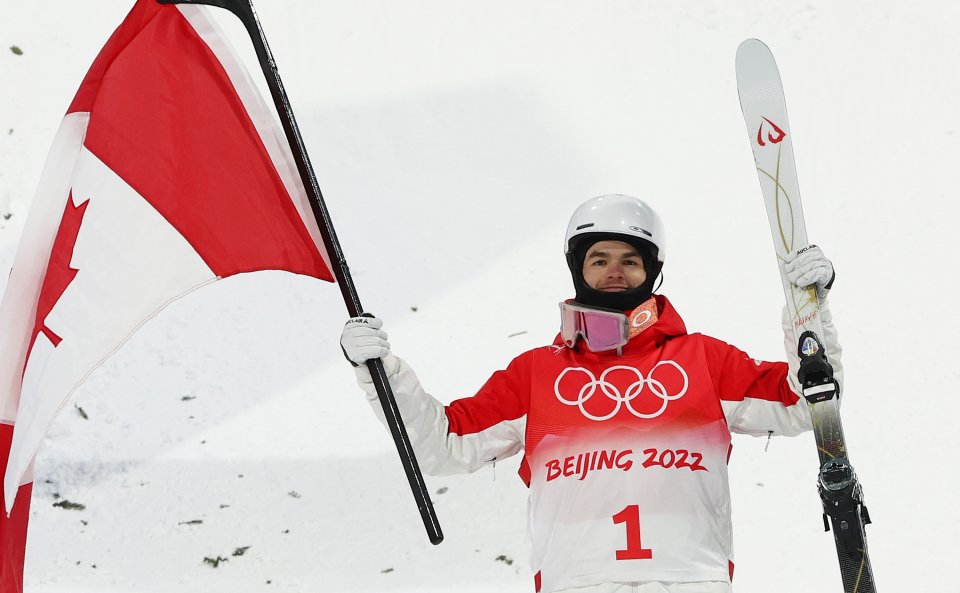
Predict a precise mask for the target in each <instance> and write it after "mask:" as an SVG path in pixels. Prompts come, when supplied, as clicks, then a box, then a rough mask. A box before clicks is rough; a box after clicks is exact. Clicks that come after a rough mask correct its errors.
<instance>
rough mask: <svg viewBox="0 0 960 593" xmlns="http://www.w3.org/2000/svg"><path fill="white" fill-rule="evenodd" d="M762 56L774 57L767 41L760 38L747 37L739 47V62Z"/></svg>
mask: <svg viewBox="0 0 960 593" xmlns="http://www.w3.org/2000/svg"><path fill="white" fill-rule="evenodd" d="M760 56H770V57H771V58H772V57H773V52H772V51H770V48H769V47H768V46H767V44H766V43H764V42H762V41H760V40H759V39H752V38H751V39H746V40H744V41H743V42H742V43H740V46H739V47H737V63H738V64H739V63H741V62H745V61H748V60H750V59H751V58H753V59H756V58H757V57H760Z"/></svg>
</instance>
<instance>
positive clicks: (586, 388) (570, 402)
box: [553, 360, 690, 422]
mask: <svg viewBox="0 0 960 593" xmlns="http://www.w3.org/2000/svg"><path fill="white" fill-rule="evenodd" d="M664 365H668V366H672V367H673V368H675V369H677V370H678V371H679V372H680V376H681V377H682V378H683V387H681V389H680V392H679V393H676V394H671V393H669V392H668V391H667V388H666V387H665V386H664V384H663V383H662V382H661V381H658V380H657V379H655V378H654V376H653V375H654V373H656V372H657V369H658V368H660V367H661V366H664ZM614 371H627V372H629V373H633V374H634V375H635V376H636V378H637V380H636V381H634V382H633V383H631V384H630V385H628V386H627V389H626V391H625V392H623V393H621V392H620V389H619V388H618V387H617V386H616V385H614V384H613V383H611V382H610V381H608V380H607V375H609V374H610V373H612V372H614ZM571 372H578V373H583V374H585V375H586V376H587V378H588V379H589V380H588V381H587V382H586V383H584V385H583V387H581V388H580V391H579V393H578V394H577V396H576V398H575V399H570V398H568V397H565V396H564V394H563V393H561V392H560V381H562V380H563V378H564V377H565V376H566V375H567V373H571ZM644 387H649V389H650V391H651V392H652V393H653V395H655V396H657V397H658V398H660V400H661V402H660V408H659V409H658V410H657V411H656V412H652V413H649V414H645V413H643V412H638V411H637V410H636V409H635V408H634V407H633V405H632V403H631V402H633V400H634V399H636V398H637V396H639V395H640V394H641V393H642V392H643V390H644ZM689 387H690V380H689V378H688V377H687V372H686V371H684V370H683V367H681V366H680V365H679V364H677V363H676V362H674V361H672V360H661V361H660V362H658V363H657V364H656V365H654V367H653V368H652V369H650V373H649V375H648V376H647V377H644V376H643V373H641V372H640V371H639V369H636V368H634V367H631V366H625V365H617V366H612V367H610V368H608V369H607V370H605V371H603V373H601V374H600V378H599V379H598V378H597V377H596V376H594V374H593V373H591V372H590V371H589V370H587V369H585V368H583V367H567V368H565V369H564V370H563V372H561V373H560V374H559V375H558V376H557V380H556V381H555V382H554V384H553V392H554V394H555V395H556V396H557V399H558V400H560V403H562V404H564V405H567V406H577V407H578V408H580V413H582V414H583V415H584V417H586V418H587V419H589V420H595V421H597V422H602V421H604V420H609V419H610V418H613V417H614V416H616V415H617V413H618V412H620V409H621V408H622V407H623V406H624V405H626V406H627V410H628V411H629V412H630V413H631V414H633V415H634V416H636V417H637V418H644V419H650V418H656V417H657V416H660V415H661V414H663V413H664V412H665V411H666V410H667V405H668V404H669V403H670V402H672V401H674V400H677V399H680V398H681V397H683V396H684V395H685V394H686V393H687V389H688V388H689ZM597 389H599V390H600V391H601V392H602V393H603V395H604V396H606V397H607V398H608V399H610V400H612V401H614V402H616V405H615V406H614V408H613V410H612V411H611V412H610V413H608V414H605V415H603V416H597V415H595V414H592V413H590V412H589V411H588V410H587V409H586V407H584V404H585V403H586V402H588V401H589V400H590V398H592V397H593V396H594V395H595V394H596V393H597Z"/></svg>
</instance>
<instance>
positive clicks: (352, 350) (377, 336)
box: [340, 313, 390, 367]
mask: <svg viewBox="0 0 960 593" xmlns="http://www.w3.org/2000/svg"><path fill="white" fill-rule="evenodd" d="M365 315H369V313H367V314H365ZM381 327H383V322H382V321H380V320H379V319H378V318H376V317H373V316H372V315H370V316H364V317H351V318H350V319H348V320H347V324H346V325H344V326H343V333H341V334H340V347H341V348H342V349H343V355H344V356H346V357H347V360H348V361H349V362H350V364H352V365H353V366H355V367H358V366H360V365H362V364H363V363H365V362H367V361H368V360H373V359H374V358H385V357H386V356H387V355H388V354H390V342H388V341H387V332H385V331H383V330H382V329H380V328H381Z"/></svg>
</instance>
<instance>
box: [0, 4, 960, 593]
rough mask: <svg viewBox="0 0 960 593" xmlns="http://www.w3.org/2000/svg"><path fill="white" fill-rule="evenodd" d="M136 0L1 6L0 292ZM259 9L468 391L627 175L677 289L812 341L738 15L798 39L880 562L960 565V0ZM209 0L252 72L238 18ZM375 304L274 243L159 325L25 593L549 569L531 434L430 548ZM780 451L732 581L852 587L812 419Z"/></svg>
mask: <svg viewBox="0 0 960 593" xmlns="http://www.w3.org/2000/svg"><path fill="white" fill-rule="evenodd" d="M131 5H132V2H131V1H129V0H122V1H121V0H88V1H87V2H56V3H37V2H4V6H3V9H2V11H0V12H2V15H3V16H2V19H0V81H2V83H0V84H2V87H3V92H2V93H0V289H2V288H3V287H4V286H5V283H6V278H7V271H8V270H9V268H10V266H11V265H12V261H13V256H14V253H15V249H16V242H17V239H18V237H19V235H20V232H21V229H22V227H23V222H24V219H25V218H26V216H27V213H28V210H29V208H30V202H31V198H32V195H33V191H34V189H35V187H36V185H37V182H38V179H39V175H40V170H41V168H42V165H43V161H44V158H45V155H46V152H47V150H48V148H49V146H50V143H51V141H52V139H53V135H54V132H55V130H56V127H57V126H58V124H59V121H60V118H61V117H62V114H63V112H64V111H65V109H66V107H67V105H68V104H69V101H70V99H71V98H72V96H73V93H74V92H75V90H76V87H77V85H78V83H79V82H80V80H81V79H82V77H83V75H84V73H85V72H86V70H87V68H88V67H89V65H90V63H91V62H92V61H93V58H94V57H95V55H96V53H97V52H98V51H99V49H100V48H101V47H102V45H103V43H104V42H105V41H106V39H107V37H108V36H109V34H110V33H111V32H112V30H113V29H114V28H115V27H116V26H117V25H118V24H119V23H120V21H121V20H122V18H123V17H124V15H125V14H126V12H127V10H128V9H129V7H130V6H131ZM257 8H258V11H259V14H260V17H261V20H262V23H263V26H264V28H265V30H266V34H267V37H268V39H269V40H270V43H271V45H272V47H273V50H274V53H275V55H276V58H277V61H278V64H279V66H280V72H281V75H282V76H283V79H284V82H285V85H286V87H287V90H288V92H289V94H290V97H291V100H292V103H293V106H294V109H295V110H296V113H297V117H298V120H299V123H300V125H301V128H302V130H303V134H304V136H305V138H306V143H307V147H308V150H309V151H310V155H311V158H312V161H313V163H314V165H315V167H316V169H317V174H318V176H319V179H320V184H321V187H322V189H323V191H324V194H325V196H326V199H327V202H328V206H329V208H330V210H331V212H332V215H333V220H334V222H335V224H336V226H337V230H338V233H339V235H340V239H341V242H342V244H343V247H344V251H345V252H346V254H347V256H348V259H349V261H350V264H351V270H352V271H353V273H354V275H355V279H356V282H357V285H358V288H359V290H360V294H361V297H362V300H363V303H364V305H365V306H366V308H367V309H368V310H370V311H373V312H375V313H377V314H378V315H379V316H381V317H382V318H383V319H384V320H385V321H386V324H387V325H386V327H387V329H388V330H389V332H390V336H391V343H392V344H393V347H394V350H395V352H396V353H398V354H399V355H400V356H403V357H405V358H406V359H407V360H408V361H409V362H410V363H411V364H412V366H413V367H414V368H415V369H417V371H418V374H419V375H420V377H421V379H422V380H423V382H424V384H425V386H426V387H427V389H428V390H429V391H430V392H432V393H433V394H435V395H436V396H437V397H438V398H439V399H441V400H443V401H450V400H452V399H455V398H457V397H463V396H468V395H471V394H472V393H473V392H474V391H475V390H476V389H477V388H478V387H479V386H480V385H481V384H482V383H483V381H484V380H485V379H486V377H487V376H488V375H489V374H490V373H491V372H492V371H493V370H495V369H498V368H502V367H503V366H505V365H506V364H507V362H508V361H509V360H510V359H511V358H512V357H513V356H515V355H516V354H518V353H520V352H522V351H524V350H526V349H528V348H531V347H534V346H538V345H541V344H543V343H545V342H547V341H549V340H551V339H552V337H553V336H554V335H555V332H556V330H557V326H558V320H557V302H558V301H560V300H562V299H563V298H566V297H569V296H570V294H571V288H570V283H569V277H568V272H567V270H566V268H565V264H564V260H563V257H562V253H561V243H562V236H563V231H564V228H565V225H566V221H567V217H568V216H569V214H570V212H571V211H572V210H573V208H574V207H575V206H576V205H578V204H579V203H580V202H582V201H583V200H585V199H586V198H588V197H591V196H594V195H599V194H602V193H612V192H621V193H630V194H633V195H636V196H639V197H642V198H644V199H646V200H648V201H650V202H651V203H653V204H654V205H655V206H656V208H657V209H658V210H659V211H660V213H661V215H662V216H663V218H664V220H665V221H666V224H667V229H668V233H669V236H668V240H669V246H668V251H667V253H668V257H667V264H666V268H665V275H666V276H665V278H666V279H665V283H664V285H663V289H662V292H663V293H665V294H667V295H669V296H670V298H671V299H672V300H673V302H674V304H675V305H676V306H677V309H678V310H679V312H680V313H681V315H682V316H683V317H684V318H685V320H686V322H687V325H688V327H689V328H690V330H691V331H701V332H704V333H707V334H709V335H714V336H717V337H719V338H721V339H725V340H727V341H730V342H731V343H733V344H736V345H737V346H739V347H741V348H743V349H745V350H747V351H748V352H750V353H751V354H753V355H754V356H757V357H761V358H767V359H773V360H778V359H782V358H783V353H782V351H781V337H780V329H779V314H780V307H781V304H782V301H783V296H782V293H781V290H780V285H779V281H778V277H777V269H776V265H775V262H774V258H773V250H772V246H771V243H770V237H769V231H768V228H767V223H766V219H765V215H764V212H763V206H762V202H761V198H760V192H759V185H758V182H757V176H756V172H755V170H754V167H753V160H752V157H751V154H750V148H749V143H748V141H747V138H746V136H745V128H744V125H743V121H742V118H741V115H740V108H739V103H738V99H737V93H736V86H735V79H734V65H733V63H734V54H735V51H736V48H737V45H738V44H739V43H740V42H741V41H742V40H743V39H745V38H748V37H758V38H760V39H762V40H764V41H765V42H767V43H768V44H769V45H770V46H771V48H772V50H773V52H774V55H775V56H776V58H777V60H778V62H779V64H780V68H781V71H782V74H783V78H784V85H785V88H786V93H787V104H788V107H789V110H790V119H791V122H790V123H791V125H792V128H793V131H794V135H795V137H794V147H795V150H796V154H797V159H798V169H799V176H800V180H801V187H802V190H803V197H804V207H805V210H806V214H807V221H808V231H809V234H810V236H811V238H812V239H813V240H815V241H816V242H817V243H819V244H820V245H821V246H822V247H823V248H824V250H825V251H826V253H827V254H828V255H829V256H830V257H831V258H832V259H833V261H834V263H835V265H836V268H837V270H838V280H837V283H836V286H835V289H834V291H833V293H832V296H831V302H832V309H833V311H834V315H835V319H836V323H837V326H838V328H839V330H840V334H841V338H842V343H843V346H844V348H845V357H844V363H845V367H846V376H847V384H846V392H845V393H846V398H845V401H844V406H843V413H844V420H845V428H846V432H847V438H848V442H849V445H850V451H851V457H852V461H853V463H854V466H855V467H856V468H857V470H858V474H859V476H860V478H861V481H862V483H863V486H864V489H865V493H866V500H867V503H868V505H869V508H870V511H871V515H872V517H873V519H874V521H875V524H874V525H872V526H870V527H869V528H868V539H869V543H870V550H871V555H872V558H873V563H874V568H875V573H876V580H877V583H878V586H879V587H880V589H881V590H885V591H896V590H912V591H936V592H955V591H960V585H958V584H956V579H955V578H954V577H953V575H952V572H953V571H952V570H950V567H951V566H952V565H953V564H954V563H955V558H954V557H955V552H956V550H957V548H958V545H957V539H958V538H957V536H956V534H955V532H956V529H957V525H960V505H957V504H956V492H957V491H958V490H960V476H958V473H957V471H956V467H957V461H956V455H957V443H958V439H957V437H956V436H955V435H956V433H955V422H956V419H957V418H958V417H960V398H958V397H957V384H958V379H960V366H958V362H957V361H958V360H960V348H958V345H957V337H956V336H957V334H958V329H960V328H958V323H957V316H956V314H955V310H956V307H955V305H954V301H955V298H956V294H957V287H958V282H957V280H956V277H955V273H956V269H957V268H958V264H960V256H958V251H957V249H956V247H955V236H956V214H957V210H958V207H957V205H956V203H957V199H956V198H957V187H956V182H955V179H954V175H953V171H955V170H956V169H955V168H956V166H957V163H958V161H960V135H958V132H960V115H958V110H957V108H956V106H957V104H958V96H960V92H958V91H960V75H958V70H957V64H958V63H960V41H958V39H960V38H958V37H957V35H956V31H957V30H960V5H958V4H957V3H956V2H952V1H950V0H932V1H930V2H925V3H923V5H922V7H921V6H920V5H916V4H911V3H905V2H896V1H889V0H883V1H880V0H872V1H869V2H868V1H866V0H851V1H848V2H832V1H828V0H806V1H801V2H797V1H793V0H788V1H784V2H759V1H757V0H747V1H743V2H737V3H730V2H720V1H719V0H713V1H709V0H698V1H693V2H670V1H667V0H651V1H647V2H628V1H624V0H620V1H614V0H601V1H597V2H587V1H584V0H581V1H571V0H564V1H548V0H530V1H525V2H507V1H505V0H493V1H490V2H484V3H472V4H467V3H462V2H444V1H440V0H435V1H428V0H412V1H409V2H402V3H400V2H390V1H387V0H371V1H368V2H329V1H307V0H298V1H294V0H285V1H281V0H273V1H271V2H266V1H262V2H260V3H259V5H258V7H257ZM213 12H214V14H216V15H217V18H218V21H219V22H220V23H221V25H222V26H223V27H224V29H225V30H226V31H227V33H228V35H229V37H230V38H231V39H232V40H233V43H234V45H235V46H236V48H237V50H238V51H239V52H240V54H241V55H242V56H243V57H244V59H245V61H246V64H247V66H248V68H249V69H251V70H254V69H255V68H256V62H255V59H254V56H253V52H252V49H251V48H250V44H249V41H248V40H247V39H246V38H245V37H244V34H243V31H242V28H241V27H240V26H239V24H238V23H236V22H234V20H233V19H232V17H230V16H229V15H226V14H224V13H221V12H220V11H218V10H213ZM255 75H256V78H257V79H258V80H260V79H261V77H260V76H259V74H258V73H256V72H255ZM345 317H346V313H345V308H344V306H343V304H342V301H341V300H340V293H339V291H338V290H337V288H336V287H334V286H333V285H330V284H326V283H321V282H319V281H315V280H310V279H306V278H301V277H294V276H291V275H286V274H281V273H269V272H264V273H259V274H255V275H246V276H241V277H235V278H231V279H228V280H224V281H222V282H219V283H216V284H215V285H213V286H211V287H208V288H205V289H204V290H202V291H199V292H197V293H194V294H193V295H191V296H190V297H189V298H185V299H183V300H180V301H178V302H176V303H174V304H173V305H171V306H170V307H169V308H168V309H166V310H165V311H163V312H162V313H161V314H159V315H158V316H156V317H155V318H154V319H153V320H151V321H150V322H149V323H147V324H146V325H145V326H144V327H143V328H142V330H141V331H140V332H139V333H137V334H136V335H135V336H134V337H133V339H131V340H130V341H129V342H128V343H127V344H126V345H125V346H124V347H123V348H122V349H121V350H120V351H119V352H117V353H116V354H115V355H114V356H113V357H112V358H111V359H110V360H109V361H108V362H107V364H105V365H104V366H102V367H101V368H100V369H98V370H97V371H96V372H95V373H94V374H93V375H92V376H91V377H90V379H89V380H88V381H87V382H86V383H85V384H84V385H83V386H82V387H81V389H79V390H78V391H77V392H76V394H75V396H74V397H73V398H72V400H71V401H70V402H69V403H68V404H67V405H66V406H65V408H64V411H63V413H62V414H61V416H60V417H59V419H58V420H57V422H56V424H55V426H54V427H53V430H52V432H51V434H50V438H49V439H48V440H47V441H46V442H45V444H44V446H43V448H42V450H41V452H40V454H39V457H38V461H37V468H36V475H37V483H36V486H35V491H34V497H33V508H32V511H31V525H30V532H29V544H28V553H27V562H26V574H25V579H26V591H27V592H28V593H68V592H70V593H72V592H79V591H92V590H96V591H102V592H108V591H111V592H112V591H117V592H121V591H122V592H127V591H131V592H132V591H138V592H139V591H174V590H175V591H179V592H204V593H211V592H224V593H227V592H229V593H244V592H248V591H249V592H253V591H256V592H271V591H272V592H277V593H280V592H297V593H302V592H339V591H345V592H350V591H365V592H374V591H377V592H379V591H384V592H395V593H405V592H413V591H417V592H424V591H426V592H429V591H468V592H472V591H504V592H522V591H532V576H531V572H530V568H529V566H528V554H529V545H528V543H527V532H526V526H525V513H526V490H525V488H524V487H523V485H522V483H521V482H520V480H519V479H518V478H517V477H516V470H517V467H518V460H517V459H511V460H506V461H503V462H498V463H497V464H496V467H494V468H486V469H484V470H481V471H479V472H478V473H477V474H474V475H468V476H458V477H446V478H433V477H428V478H427V484H428V486H429V489H430V492H431V494H432V496H433V501H434V504H435V505H436V510H437V513H438V515H439V518H440V521H441V525H442V527H443V530H444V533H445V535H446V540H445V541H444V542H443V543H442V544H441V545H439V546H436V547H435V546H432V545H430V544H429V542H428V541H427V538H426V536H425V533H424V531H423V527H422V525H421V523H420V518H419V514H418V513H417V510H416V507H415V505H414V503H413V499H412V496H411V495H410V492H409V490H408V488H407V485H406V479H405V477H404V475H403V472H402V469H401V467H400V464H399V461H398V460H397V458H396V453H395V451H394V450H393V444H392V442H391V440H390V438H389V437H388V435H387V433H386V431H385V430H384V429H383V428H382V427H381V426H380V425H379V423H378V422H377V421H376V420H375V419H374V417H373V414H372V413H371V412H370V410H369V409H368V406H367V403H366V402H365V400H364V398H363V397H362V395H361V393H360V391H359V390H358V389H357V388H356V386H355V384H354V377H353V372H352V370H351V368H350V367H349V365H347V364H346V363H345V362H344V361H343V359H342V356H341V353H340V350H339V346H338V341H337V340H338V336H339V333H340V328H341V326H342V324H343V321H344V319H345ZM0 331H2V328H0ZM765 446H766V443H765V440H764V439H754V438H750V437H739V436H738V437H736V438H735V439H734V454H733V458H732V460H731V479H732V488H733V492H732V495H733V504H734V525H735V541H736V566H737V570H736V577H735V580H734V585H735V587H736V590H737V591H738V593H750V592H757V593H759V592H769V591H776V592H783V593H791V592H797V593H801V592H802V593H808V592H810V591H822V592H827V591H840V590H841V586H840V578H839V571H838V570H837V561H836V557H835V552H834V549H833V541H832V538H831V536H830V535H829V534H825V533H823V532H822V524H821V517H820V507H819V499H818V497H817V494H816V488H815V478H816V470H817V456H816V452H815V449H814V442H813V437H812V435H810V434H807V435H804V436H801V437H797V438H793V439H775V440H773V441H772V442H771V443H770V446H769V450H768V451H764V448H765ZM75 505H82V508H80V507H76V506H75ZM71 507H73V508H71Z"/></svg>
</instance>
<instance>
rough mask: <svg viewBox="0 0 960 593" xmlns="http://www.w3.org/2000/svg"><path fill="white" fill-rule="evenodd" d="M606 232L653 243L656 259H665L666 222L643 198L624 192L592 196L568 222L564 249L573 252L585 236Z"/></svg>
mask: <svg viewBox="0 0 960 593" xmlns="http://www.w3.org/2000/svg"><path fill="white" fill-rule="evenodd" d="M594 233H604V234H615V235H626V236H627V237H633V238H635V239H639V240H641V241H644V242H646V243H649V244H651V245H652V246H653V247H654V248H655V250H656V254H655V256H656V258H657V261H659V262H660V263H661V264H662V263H663V262H664V243H665V241H664V232H663V221H661V220H660V216H659V215H658V214H657V213H656V212H654V210H653V208H651V207H650V206H649V205H647V203H646V202H644V201H643V200H639V199H637V198H634V197H632V196H627V195H624V194H607V195H604V196H598V197H596V198H591V199H590V200H587V201H586V202H584V203H583V204H581V205H580V207H579V208H577V209H576V210H575V211H574V213H573V216H572V217H570V224H569V225H567V236H566V238H565V239H564V242H563V252H564V253H568V254H569V253H570V252H571V251H573V248H574V246H575V245H576V244H577V243H578V242H579V241H578V240H577V239H583V238H584V237H583V235H587V234H594Z"/></svg>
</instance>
